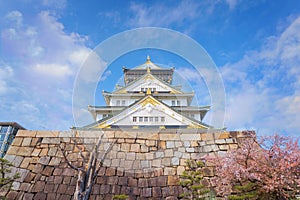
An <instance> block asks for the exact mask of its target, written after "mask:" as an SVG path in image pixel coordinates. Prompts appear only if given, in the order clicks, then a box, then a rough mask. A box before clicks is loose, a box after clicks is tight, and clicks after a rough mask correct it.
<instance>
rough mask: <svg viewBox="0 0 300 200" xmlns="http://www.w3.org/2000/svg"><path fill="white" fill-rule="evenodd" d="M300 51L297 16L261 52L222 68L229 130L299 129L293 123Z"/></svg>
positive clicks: (298, 90)
mask: <svg viewBox="0 0 300 200" xmlns="http://www.w3.org/2000/svg"><path fill="white" fill-rule="evenodd" d="M299 52H300V17H298V18H296V19H295V20H294V21H293V22H292V23H291V24H290V25H289V26H288V27H287V28H286V29H285V30H284V31H283V32H282V33H280V34H279V35H277V36H270V37H269V38H268V39H267V40H266V42H265V44H264V46H262V47H261V50H259V51H252V52H248V53H247V54H246V55H245V56H244V58H243V59H242V60H240V61H238V62H237V63H234V64H230V63H228V64H226V65H225V66H223V67H222V70H221V72H222V75H223V79H224V82H225V85H226V91H227V96H228V109H227V110H228V113H227V125H228V126H229V127H231V128H241V127H243V128H247V127H249V126H251V127H256V128H257V129H260V130H263V129H264V131H265V132H269V133H270V132H271V133H272V132H277V131H284V132H285V131H289V132H295V131H296V130H299V128H300V124H299V123H294V122H296V121H299V120H300V114H299V113H300V103H299V99H300V82H299V79H300V66H299V63H300V54H299ZM275 127H276V128H275ZM278 127H281V128H278Z"/></svg>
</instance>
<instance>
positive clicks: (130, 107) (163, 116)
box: [82, 56, 211, 129]
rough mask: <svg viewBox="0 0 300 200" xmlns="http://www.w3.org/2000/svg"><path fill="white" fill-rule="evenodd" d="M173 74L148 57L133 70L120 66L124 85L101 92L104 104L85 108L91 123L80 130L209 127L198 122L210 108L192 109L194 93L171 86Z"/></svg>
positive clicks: (172, 69) (170, 70) (194, 107)
mask: <svg viewBox="0 0 300 200" xmlns="http://www.w3.org/2000/svg"><path fill="white" fill-rule="evenodd" d="M173 73H174V68H173V67H172V68H163V67H160V66H158V65H156V64H154V63H152V62H151V60H150V57H149V56H148V57H147V60H146V62H145V63H144V64H142V65H139V66H137V67H135V68H131V69H129V68H126V67H123V76H124V86H120V85H117V86H116V89H115V91H113V92H108V91H103V92H102V94H103V97H104V99H105V102H106V105H105V106H89V107H88V110H89V112H90V113H91V114H92V116H93V118H94V120H95V123H93V124H90V125H88V126H85V127H82V128H85V129H86V128H87V129H113V128H132V129H144V128H158V129H170V128H171V129H176V128H192V129H209V128H211V127H210V126H209V125H207V124H205V123H203V122H202V121H203V118H204V117H205V115H206V113H207V112H208V111H209V109H210V106H201V107H200V106H192V105H191V103H192V100H193V97H194V92H185V91H182V89H181V88H182V87H181V86H174V85H173V84H172V82H173Z"/></svg>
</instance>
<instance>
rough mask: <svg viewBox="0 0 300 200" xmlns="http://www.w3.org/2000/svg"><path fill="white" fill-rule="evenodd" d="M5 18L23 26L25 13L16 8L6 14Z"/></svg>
mask: <svg viewBox="0 0 300 200" xmlns="http://www.w3.org/2000/svg"><path fill="white" fill-rule="evenodd" d="M5 19H6V20H8V21H10V22H12V23H14V24H15V25H17V26H21V25H22V22H23V15H22V13H21V12H19V11H17V10H15V11H11V12H9V13H8V14H7V15H6V16H5Z"/></svg>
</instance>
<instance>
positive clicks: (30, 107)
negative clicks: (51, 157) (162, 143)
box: [0, 0, 300, 135]
mask: <svg viewBox="0 0 300 200" xmlns="http://www.w3.org/2000/svg"><path fill="white" fill-rule="evenodd" d="M149 26H150V27H163V28H169V29H172V30H175V31H179V32H181V33H184V34H186V35H188V36H189V37H191V38H193V39H194V40H195V41H197V42H198V43H199V44H201V45H202V46H203V47H204V48H205V50H206V51H207V52H208V54H209V55H210V56H211V58H212V59H213V61H214V62H215V64H216V66H217V68H218V69H219V71H220V74H221V76H222V78H223V82H224V86H225V93H226V115H225V126H226V127H227V128H228V129H229V130H241V129H254V130H256V131H258V133H260V134H270V133H274V132H277V133H282V134H289V135H297V134H298V133H299V130H300V2H299V1H298V0H289V1H283V0H278V1H271V0H269V1H239V0H224V1H222V0H218V1H208V0H207V1H121V0H120V1H92V0H89V1H75V0H72V1H67V0H18V1H17V0H10V1H6V0H0V31H1V43H0V44H1V49H0V113H1V114H0V121H17V122H19V123H20V124H22V125H23V126H24V127H26V128H28V129H51V130H53V129H57V130H66V129H68V128H69V127H70V126H72V125H73V124H74V122H73V117H72V91H73V84H74V80H75V77H76V74H77V72H78V70H79V69H80V67H81V66H82V63H83V62H84V60H85V59H86V57H87V55H89V53H90V52H91V50H92V49H94V48H95V47H96V46H97V45H98V44H99V43H101V42H102V41H104V40H105V39H107V38H109V37H111V36H112V35H114V34H117V33H120V32H123V31H126V30H130V29H134V28H139V27H149ZM147 54H150V56H151V58H152V60H153V62H156V63H162V64H166V65H171V66H174V67H175V68H176V69H180V75H181V76H183V77H184V78H185V79H186V80H188V81H190V84H193V82H195V81H196V80H199V77H198V76H195V74H194V73H193V71H192V70H191V69H192V68H190V67H189V66H188V64H187V63H186V62H184V61H182V60H180V59H177V58H176V56H172V55H169V54H168V53H166V52H159V51H156V50H151V49H150V50H149V49H148V50H144V51H140V52H132V53H130V54H129V55H127V56H126V55H124V56H121V57H120V59H119V60H116V61H115V62H113V63H112V64H111V65H110V66H109V67H108V68H107V70H106V72H105V73H104V76H103V77H102V78H101V86H99V87H100V89H101V87H102V88H105V89H106V90H108V91H111V90H113V88H114V85H115V83H116V81H117V80H118V79H119V78H120V75H121V67H122V65H125V66H127V67H134V66H136V65H139V64H141V63H142V62H144V60H145V57H146V55H147ZM200 85H201V86H202V85H203V84H200ZM203 87H204V89H203V91H204V92H202V90H201V89H199V93H201V95H200V96H199V98H202V97H203V99H199V101H200V104H207V103H209V99H208V98H207V92H205V90H206V89H205V85H203ZM100 89H99V90H100ZM92 92H94V91H92ZM96 94H97V95H98V93H96ZM100 94H101V93H99V97H97V96H96V103H97V104H101V103H102V102H103V100H102V97H101V96H100ZM97 98H99V99H97ZM84 112H85V111H84Z"/></svg>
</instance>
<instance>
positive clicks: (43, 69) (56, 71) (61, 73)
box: [33, 64, 72, 77]
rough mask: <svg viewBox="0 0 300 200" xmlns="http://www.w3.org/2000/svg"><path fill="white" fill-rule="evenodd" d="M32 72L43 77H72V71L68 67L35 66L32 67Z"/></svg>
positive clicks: (54, 65)
mask: <svg viewBox="0 0 300 200" xmlns="http://www.w3.org/2000/svg"><path fill="white" fill-rule="evenodd" d="M33 70H34V71H36V72H37V73H40V74H43V75H45V76H48V75H49V76H54V77H65V76H68V75H72V70H71V69H70V67H69V66H68V65H60V64H37V65H35V66H34V67H33Z"/></svg>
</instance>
